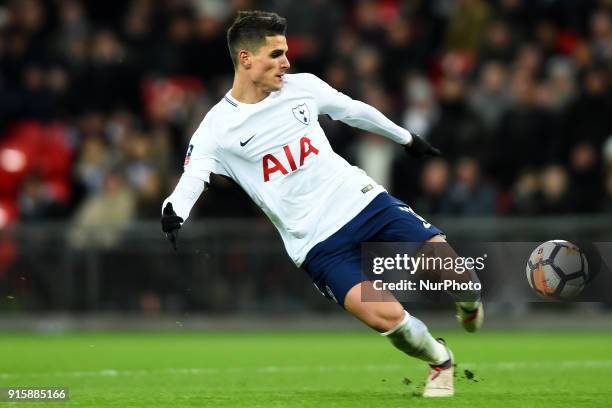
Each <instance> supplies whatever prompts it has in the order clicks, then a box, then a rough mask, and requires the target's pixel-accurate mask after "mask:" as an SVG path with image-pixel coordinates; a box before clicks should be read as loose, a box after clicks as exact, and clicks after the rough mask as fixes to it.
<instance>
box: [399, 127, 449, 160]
mask: <svg viewBox="0 0 612 408" xmlns="http://www.w3.org/2000/svg"><path fill="white" fill-rule="evenodd" d="M404 149H405V150H406V152H408V154H410V155H411V156H412V157H414V158H416V159H422V158H423V157H427V156H442V152H441V151H440V150H438V149H437V148H435V147H433V146H432V145H430V144H429V143H427V142H426V141H425V139H423V138H422V137H421V136H419V135H417V134H415V133H413V134H412V142H411V143H410V144H406V145H404Z"/></svg>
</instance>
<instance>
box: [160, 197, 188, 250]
mask: <svg viewBox="0 0 612 408" xmlns="http://www.w3.org/2000/svg"><path fill="white" fill-rule="evenodd" d="M183 221H184V220H183V218H182V217H179V216H178V215H176V213H175V212H174V209H173V208H172V203H170V202H169V203H168V204H166V206H165V207H164V210H163V211H162V218H161V225H162V231H164V233H165V234H166V238H168V240H169V241H170V243H171V244H172V247H173V248H174V250H175V251H176V240H177V238H178V231H179V229H181V224H182V223H183Z"/></svg>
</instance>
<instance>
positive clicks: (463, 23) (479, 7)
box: [446, 0, 491, 51]
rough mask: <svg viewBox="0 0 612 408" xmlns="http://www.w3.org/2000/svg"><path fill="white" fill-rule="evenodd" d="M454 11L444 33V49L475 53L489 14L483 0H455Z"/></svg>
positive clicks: (487, 6)
mask: <svg viewBox="0 0 612 408" xmlns="http://www.w3.org/2000/svg"><path fill="white" fill-rule="evenodd" d="M454 4H455V7H456V10H455V11H454V13H453V15H452V16H451V18H450V21H449V24H448V30H447V31H446V47H447V49H449V50H470V51H476V50H477V49H478V47H479V46H480V43H481V38H482V33H483V32H484V30H485V27H486V26H487V23H488V21H489V18H490V16H491V12H490V9H489V5H488V3H487V2H486V1H484V0H457V1H455V2H454Z"/></svg>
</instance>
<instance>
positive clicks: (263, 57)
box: [249, 35, 290, 92]
mask: <svg viewBox="0 0 612 408" xmlns="http://www.w3.org/2000/svg"><path fill="white" fill-rule="evenodd" d="M287 50H288V47H287V39H286V38H285V36H284V35H274V36H269V37H266V43H265V44H264V45H262V46H261V47H260V48H259V49H258V50H257V51H256V52H254V53H253V54H252V55H251V69H250V70H249V71H250V72H249V73H250V76H251V80H252V81H253V83H254V84H255V85H256V86H257V87H258V88H260V89H261V90H263V91H265V92H274V91H278V90H279V89H281V87H282V86H283V75H284V74H285V72H287V70H288V69H289V67H290V64H289V60H288V59H287Z"/></svg>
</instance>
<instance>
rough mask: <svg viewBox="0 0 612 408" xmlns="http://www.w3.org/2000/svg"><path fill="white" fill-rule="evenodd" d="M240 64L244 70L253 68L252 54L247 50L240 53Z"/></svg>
mask: <svg viewBox="0 0 612 408" xmlns="http://www.w3.org/2000/svg"><path fill="white" fill-rule="evenodd" d="M238 62H239V63H240V65H242V67H243V68H246V69H249V68H251V53H250V52H248V51H247V50H240V51H238Z"/></svg>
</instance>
